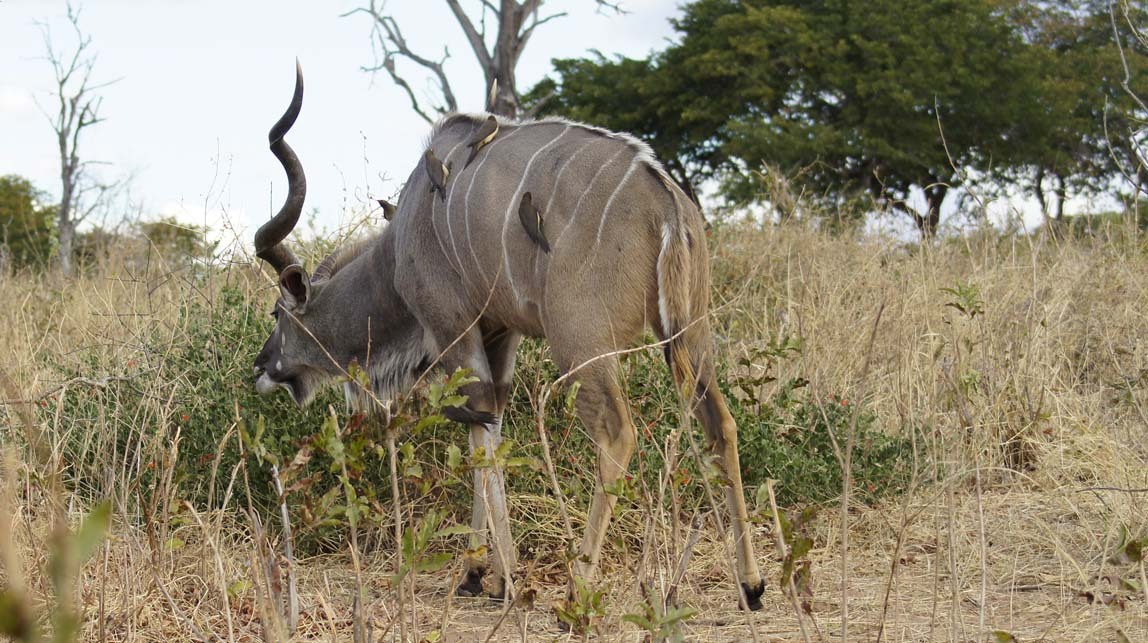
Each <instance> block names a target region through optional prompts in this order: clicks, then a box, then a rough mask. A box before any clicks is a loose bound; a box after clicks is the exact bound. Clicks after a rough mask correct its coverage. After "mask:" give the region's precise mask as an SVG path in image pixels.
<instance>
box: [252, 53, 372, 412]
mask: <svg viewBox="0 0 1148 643" xmlns="http://www.w3.org/2000/svg"><path fill="white" fill-rule="evenodd" d="M302 104H303V72H302V70H301V69H300V67H299V66H298V63H296V67H295V94H294V96H293V97H292V99H291V105H290V106H288V107H287V111H286V112H285V113H284V114H283V116H282V117H280V119H279V121H278V122H276V123H275V126H274V127H272V128H271V132H270V133H269V134H268V139H269V141H270V143H271V151H272V153H274V154H275V157H276V158H277V159H279V162H280V163H282V164H283V169H284V170H286V172H287V199H286V201H285V202H284V204H283V207H282V208H281V209H280V210H279V212H278V213H277V214H276V215H275V216H274V217H273V218H272V219H271V220H270V221H268V222H267V223H265V224H264V225H263V226H262V227H260V228H259V230H258V231H257V232H256V233H255V255H256V256H257V257H259V258H260V259H262V260H264V261H266V262H267V263H268V264H269V265H270V266H271V267H272V268H274V269H275V272H276V273H277V274H278V276H279V298H278V300H277V301H276V302H275V308H274V310H273V311H272V313H271V315H272V316H273V317H275V329H274V330H273V331H272V332H271V336H270V337H269V338H267V341H266V342H265V343H264V344H263V350H261V351H259V355H258V356H256V358H255V388H256V390H258V391H259V392H260V393H262V394H268V393H272V392H273V391H275V389H277V388H280V387H282V388H285V389H287V391H288V392H289V393H291V397H292V399H294V400H295V403H296V404H298V405H300V406H302V405H304V404H306V403H307V402H309V401H310V400H311V398H312V397H313V396H314V394H315V393H316V391H318V389H319V388H320V387H321V386H322V385H323V384H325V383H328V382H330V381H332V380H334V379H335V378H336V377H338V376H339V375H340V374H342V373H343V367H344V366H345V365H346V364H347V363H348V362H349V360H350V358H351V357H350V356H348V355H342V354H340V351H339V350H337V347H338V346H340V345H344V346H345V345H346V342H339V341H336V340H337V339H338V338H339V335H340V331H341V330H343V329H342V327H341V324H340V320H339V310H338V307H337V306H335V305H324V301H323V299H324V298H323V290H324V286H325V285H327V284H326V282H327V279H328V278H329V277H330V270H331V266H332V264H333V262H334V258H333V256H332V257H328V258H327V259H324V260H323V262H322V263H321V264H319V267H318V268H316V270H315V274H314V275H308V274H307V271H306V270H305V269H304V268H303V266H302V265H300V263H299V261H298V259H296V258H295V254H294V253H293V252H291V249H290V248H288V247H287V245H286V244H285V243H284V242H283V240H284V239H285V238H286V237H287V235H288V234H290V233H291V230H292V229H293V228H294V227H295V224H296V223H297V222H298V221H299V214H300V212H302V210H303V199H304V197H305V195H306V193H307V179H306V177H305V176H304V175H303V165H302V164H301V163H300V162H299V157H298V156H296V155H295V152H294V150H292V149H291V146H289V145H288V144H287V141H285V140H284V139H283V137H284V135H285V134H286V133H287V131H288V130H290V129H291V126H292V125H293V124H294V123H295V119H296V117H298V116H299V110H300V108H301V107H302Z"/></svg>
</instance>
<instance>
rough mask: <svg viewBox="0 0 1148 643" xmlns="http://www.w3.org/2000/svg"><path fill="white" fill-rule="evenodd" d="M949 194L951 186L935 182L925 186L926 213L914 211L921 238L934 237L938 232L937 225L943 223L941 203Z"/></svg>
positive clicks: (914, 218) (914, 219)
mask: <svg viewBox="0 0 1148 643" xmlns="http://www.w3.org/2000/svg"><path fill="white" fill-rule="evenodd" d="M948 194H949V186H947V185H945V184H944V183H937V182H934V183H933V184H931V185H929V186H928V187H926V188H925V202H926V204H927V206H926V208H927V209H926V211H925V214H920V213H918V212H913V221H915V222H916V223H917V230H919V231H920V232H921V239H922V240H928V239H932V238H933V237H934V236H936V234H937V227H938V226H939V225H940V224H941V204H942V203H944V202H945V197H946V196H947V195H948Z"/></svg>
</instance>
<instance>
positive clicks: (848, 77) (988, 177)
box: [526, 0, 1148, 236]
mask: <svg viewBox="0 0 1148 643" xmlns="http://www.w3.org/2000/svg"><path fill="white" fill-rule="evenodd" d="M1145 15H1148V12H1146V6H1145V3H1143V2H1126V3H1121V4H1118V5H1115V6H1110V3H1109V2H1107V1H1095V0H1052V1H1047V2H1044V1H1033V0H912V1H906V0H870V1H869V2H863V3H862V2H851V1H849V0H811V1H802V2H792V1H789V2H787V1H782V0H697V1H695V2H691V3H689V4H687V5H684V6H683V10H682V15H681V17H679V18H677V19H676V20H674V21H673V26H674V28H675V30H676V31H677V32H678V34H679V36H680V37H679V38H678V40H677V42H675V43H672V44H670V45H669V46H668V47H667V48H666V49H665V50H663V51H661V52H658V53H656V54H654V55H652V56H650V57H649V58H647V59H644V60H636V59H629V58H607V57H605V56H602V55H600V54H598V55H596V56H594V57H590V58H578V59H562V60H555V61H554V69H555V73H554V74H553V76H552V77H550V78H547V79H546V80H544V81H543V82H541V83H539V84H538V85H537V86H535V87H534V88H533V89H532V90H531V92H530V93H529V94H528V95H527V96H526V103H527V105H529V106H531V109H534V110H537V111H538V112H539V113H541V114H556V115H563V116H567V117H570V118H574V119H578V120H584V121H588V122H592V123H596V124H599V125H602V126H604V127H608V128H612V129H619V130H626V131H630V132H633V133H635V134H637V135H638V136H640V137H642V138H643V139H645V140H647V141H648V142H650V144H651V145H652V146H653V147H654V150H655V151H656V152H657V154H658V156H659V157H660V158H661V159H662V160H663V162H664V163H665V164H666V165H667V167H668V169H669V171H670V172H671V174H672V175H673V176H674V178H675V179H676V180H677V181H678V183H679V184H681V185H682V187H683V188H685V189H686V190H687V192H689V193H691V194H694V193H695V190H696V186H697V185H698V183H699V182H702V181H709V180H715V181H717V184H718V185H719V186H720V195H721V196H723V197H725V198H726V199H728V200H729V202H730V203H731V204H733V205H745V204H749V203H753V202H764V201H768V200H769V195H768V194H767V193H766V191H765V190H763V189H762V183H761V180H760V179H761V177H762V173H763V172H774V173H776V172H780V173H782V174H783V175H785V177H787V178H788V179H789V180H791V181H792V182H794V183H795V184H796V187H795V189H796V190H797V191H799V192H800V193H801V194H802V195H803V197H804V199H805V200H806V202H808V203H810V204H811V205H815V206H818V207H817V209H818V210H819V211H821V212H829V213H836V214H838V215H840V216H847V217H848V216H852V217H858V216H860V215H861V213H864V212H868V211H872V210H874V209H884V210H893V211H899V212H903V213H905V214H906V215H908V216H910V217H911V218H912V220H913V221H914V223H915V224H916V226H917V228H918V229H919V230H920V231H921V233H922V234H923V235H926V236H928V235H931V234H933V233H934V232H935V231H936V229H937V226H938V224H939V223H940V217H941V208H942V205H943V204H944V203H945V201H946V199H947V198H948V197H950V196H951V195H952V194H953V192H954V191H956V190H957V189H959V188H969V187H973V188H977V189H978V191H980V190H985V191H988V192H989V193H1000V192H1009V193H1014V194H1015V193H1016V192H1018V191H1019V192H1021V193H1023V194H1026V195H1031V196H1034V197H1035V198H1036V199H1037V201H1038V202H1039V203H1040V204H1041V206H1042V208H1043V210H1044V212H1045V215H1046V217H1047V218H1048V219H1050V220H1053V221H1055V220H1058V219H1059V218H1060V217H1062V216H1063V212H1064V202H1065V200H1066V199H1067V198H1069V197H1071V196H1072V195H1088V194H1096V193H1100V192H1113V193H1115V192H1116V191H1118V187H1119V186H1123V188H1124V190H1125V193H1127V194H1131V193H1132V192H1134V191H1139V190H1140V189H1142V188H1143V186H1144V184H1145V181H1144V178H1145V174H1144V168H1143V166H1142V163H1141V155H1140V154H1139V153H1138V144H1139V142H1140V141H1139V135H1140V131H1141V127H1142V124H1143V123H1144V120H1145V117H1146V116H1148V114H1145V108H1144V105H1143V103H1141V102H1140V101H1139V100H1138V99H1137V98H1136V96H1137V95H1139V96H1144V95H1146V90H1148V88H1146V87H1145V80H1144V73H1143V72H1144V71H1145V69H1146V62H1148V59H1146V58H1145V51H1144V49H1143V42H1142V41H1140V40H1138V37H1141V36H1140V34H1139V31H1138V30H1137V29H1136V28H1135V27H1134V26H1133V25H1140V24H1144V21H1143V18H1144V17H1145ZM916 190H919V191H920V193H922V194H923V195H924V202H925V203H924V206H923V207H921V206H919V205H917V206H914V205H913V204H911V203H910V199H909V197H910V192H911V191H916ZM782 214H783V215H784V214H785V213H782Z"/></svg>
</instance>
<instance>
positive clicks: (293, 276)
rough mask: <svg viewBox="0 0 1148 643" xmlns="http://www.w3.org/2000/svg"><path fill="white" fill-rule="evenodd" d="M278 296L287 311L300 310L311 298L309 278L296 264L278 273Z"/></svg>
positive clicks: (301, 267)
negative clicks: (281, 298) (280, 297)
mask: <svg viewBox="0 0 1148 643" xmlns="http://www.w3.org/2000/svg"><path fill="white" fill-rule="evenodd" d="M279 294H280V295H281V296H282V297H283V303H284V304H286V305H287V308H289V309H297V308H302V307H303V306H304V305H306V303H307V299H308V298H310V296H311V277H310V275H308V274H307V271H306V270H304V269H303V266H300V265H299V264H297V263H293V264H291V265H290V266H287V267H286V268H284V269H283V272H281V273H279Z"/></svg>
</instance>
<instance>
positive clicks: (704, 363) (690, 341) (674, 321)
mask: <svg viewBox="0 0 1148 643" xmlns="http://www.w3.org/2000/svg"><path fill="white" fill-rule="evenodd" d="M675 201H677V199H675ZM682 214H684V213H682V212H681V210H680V209H678V211H677V212H675V213H673V215H671V216H670V217H667V219H666V221H665V223H664V224H663V226H662V248H661V252H660V253H659V255H658V313H659V316H660V318H661V320H660V321H661V327H662V337H663V339H664V340H665V341H666V348H665V352H666V361H667V362H668V363H669V366H670V371H671V372H672V373H673V375H674V381H675V382H676V383H677V385H678V386H679V387H681V391H680V392H681V393H682V394H683V396H684V399H686V400H693V399H694V397H695V394H696V393H695V392H696V391H698V390H699V385H702V386H705V385H708V384H709V382H708V381H707V382H701V381H699V377H700V378H703V379H708V378H709V373H708V372H707V371H708V370H710V369H709V367H708V364H709V363H710V359H711V351H712V348H711V347H710V346H709V341H710V339H709V324H708V321H707V320H706V314H707V309H708V307H709V306H708V301H707V300H706V297H707V296H708V293H709V284H708V283H707V282H708V280H709V274H708V270H707V264H706V261H707V258H706V257H705V245H704V241H701V240H697V239H694V238H693V237H694V234H693V233H692V232H691V231H690V230H689V229H688V220H685V219H684V217H683V216H681V215H682ZM699 228H700V226H699ZM698 253H700V256H699V255H698Z"/></svg>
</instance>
